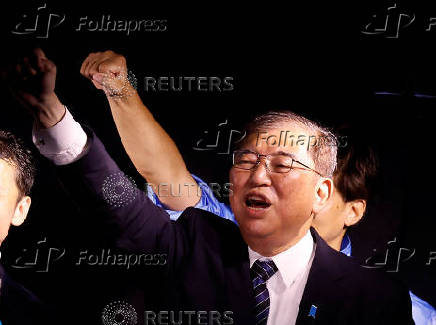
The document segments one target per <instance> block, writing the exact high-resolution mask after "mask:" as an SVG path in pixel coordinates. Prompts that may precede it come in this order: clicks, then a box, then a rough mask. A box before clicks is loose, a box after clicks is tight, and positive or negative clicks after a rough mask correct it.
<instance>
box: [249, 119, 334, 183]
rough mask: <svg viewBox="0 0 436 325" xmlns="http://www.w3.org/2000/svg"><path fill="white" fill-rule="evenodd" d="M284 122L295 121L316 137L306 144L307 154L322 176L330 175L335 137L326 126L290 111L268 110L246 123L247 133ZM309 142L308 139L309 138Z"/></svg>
mask: <svg viewBox="0 0 436 325" xmlns="http://www.w3.org/2000/svg"><path fill="white" fill-rule="evenodd" d="M284 123H295V124H297V125H299V126H301V127H303V128H304V129H306V130H307V131H308V132H309V134H311V135H313V136H314V137H315V139H316V142H315V145H310V146H308V150H309V156H310V157H311V158H312V161H313V163H314V165H315V170H317V171H318V172H319V173H321V174H322V175H323V176H326V177H332V176H333V173H334V171H335V169H336V155H337V144H338V141H337V138H336V136H335V135H334V134H333V133H332V132H331V131H330V130H329V129H327V128H325V127H323V126H321V125H320V124H319V123H317V122H314V121H311V120H309V119H307V118H305V117H303V116H301V115H298V114H296V113H294V112H291V111H269V112H267V113H264V114H261V115H258V116H257V117H255V118H254V119H253V120H252V121H251V122H249V123H248V124H247V125H246V128H245V130H246V132H247V135H249V134H254V133H257V132H260V131H267V130H270V129H272V128H275V127H277V126H278V125H280V124H284ZM309 142H310V139H309Z"/></svg>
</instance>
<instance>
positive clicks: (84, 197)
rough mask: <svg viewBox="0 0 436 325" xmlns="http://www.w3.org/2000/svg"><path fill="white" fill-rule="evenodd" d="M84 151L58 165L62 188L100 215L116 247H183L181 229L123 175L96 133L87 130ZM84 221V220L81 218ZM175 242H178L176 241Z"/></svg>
mask: <svg viewBox="0 0 436 325" xmlns="http://www.w3.org/2000/svg"><path fill="white" fill-rule="evenodd" d="M87 133H88V137H89V139H88V144H87V149H88V152H87V154H86V155H85V156H83V157H82V158H81V159H79V160H78V161H76V162H74V163H71V164H69V165H66V166H59V167H58V176H59V178H60V181H61V183H62V184H63V186H64V187H65V189H66V191H67V192H68V193H69V194H70V195H71V196H72V199H73V200H74V201H76V203H78V204H79V206H81V207H83V206H85V207H87V208H92V211H93V212H94V213H95V217H96V218H97V217H101V218H102V229H104V231H105V232H106V233H108V236H110V237H112V238H113V239H114V240H115V245H116V246H117V247H119V248H122V249H126V250H128V251H131V252H136V251H139V252H149V253H154V252H155V253H160V252H165V253H167V252H168V250H169V248H170V244H171V245H172V246H177V247H178V248H179V251H180V250H181V249H183V247H184V246H183V241H184V238H183V231H180V228H181V227H177V226H175V223H174V222H172V221H171V220H170V218H169V216H168V214H167V213H166V212H165V211H164V210H163V209H162V208H160V207H157V206H156V205H154V204H153V202H151V201H150V199H149V198H148V197H147V195H146V194H145V193H144V192H143V191H141V190H139V189H138V188H137V187H136V186H134V185H133V183H131V182H130V179H129V178H128V177H127V176H125V175H124V174H123V173H122V172H121V170H120V169H119V167H118V166H117V164H116V163H115V162H114V161H113V159H112V158H111V157H110V156H109V154H108V153H107V152H106V149H105V148H104V146H103V144H102V143H101V141H100V140H99V139H98V138H97V136H96V135H95V134H94V133H93V132H91V131H89V130H87ZM84 224H85V225H86V221H85V222H84ZM176 242H178V245H176Z"/></svg>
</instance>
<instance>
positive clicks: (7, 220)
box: [0, 130, 48, 325]
mask: <svg viewBox="0 0 436 325" xmlns="http://www.w3.org/2000/svg"><path fill="white" fill-rule="evenodd" d="M33 179H34V167H33V163H32V156H31V154H30V151H29V150H28V149H26V148H25V147H24V146H23V144H22V142H21V141H20V140H19V139H18V138H16V137H15V136H14V135H13V134H11V133H9V132H5V131H1V130H0V245H1V244H2V242H3V241H4V240H5V238H6V237H7V235H8V231H9V228H10V226H11V225H13V226H20V225H21V224H22V223H23V222H24V221H25V219H26V217H27V212H28V211H29V208H30V204H31V199H30V197H29V193H30V189H31V187H32V185H33ZM46 312H48V310H46V307H45V306H44V305H43V304H42V303H41V301H40V300H39V299H38V298H37V297H36V296H35V295H34V294H33V293H31V292H30V291H28V290H27V289H25V288H24V287H23V286H22V285H20V284H18V283H17V282H15V281H14V280H13V279H12V278H11V277H10V276H9V275H8V274H7V272H6V271H5V269H4V268H3V266H2V265H0V321H1V322H2V323H3V324H4V325H13V324H17V325H18V324H47V323H46V320H45V318H44V317H45V316H46Z"/></svg>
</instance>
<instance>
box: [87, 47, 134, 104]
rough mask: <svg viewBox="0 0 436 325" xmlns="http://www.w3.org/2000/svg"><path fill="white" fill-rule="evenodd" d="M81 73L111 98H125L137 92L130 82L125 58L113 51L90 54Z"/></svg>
mask: <svg viewBox="0 0 436 325" xmlns="http://www.w3.org/2000/svg"><path fill="white" fill-rule="evenodd" d="M80 73H81V74H82V75H83V76H84V77H86V78H88V79H90V80H91V81H92V83H93V84H94V86H95V87H96V88H97V89H101V90H103V91H104V92H105V93H106V95H107V96H108V97H110V98H125V97H128V96H130V95H132V94H133V93H135V91H136V90H135V88H134V87H133V86H132V85H131V83H130V80H129V75H128V70H127V64H126V59H125V57H124V56H122V55H120V54H117V53H115V52H113V51H105V52H97V53H91V54H89V55H88V57H87V58H86V59H85V61H83V63H82V67H81V68H80Z"/></svg>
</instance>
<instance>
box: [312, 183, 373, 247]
mask: <svg viewBox="0 0 436 325" xmlns="http://www.w3.org/2000/svg"><path fill="white" fill-rule="evenodd" d="M365 209H366V201H365V200H363V199H358V200H354V201H350V202H345V201H344V199H343V197H342V195H341V193H340V192H339V191H338V190H337V189H336V188H335V189H334V191H333V195H332V197H331V199H330V200H329V201H328V202H327V204H326V205H325V207H324V208H323V209H321V211H320V212H318V213H317V214H316V215H315V217H314V219H313V227H314V228H315V229H316V230H317V231H318V233H319V235H320V236H321V237H322V238H323V239H324V240H325V241H326V242H327V244H329V245H330V246H331V247H332V248H334V249H336V250H340V247H341V243H342V239H343V237H344V235H345V232H346V230H347V227H350V226H352V225H354V224H356V223H357V222H359V221H360V219H362V217H363V214H364V213H365Z"/></svg>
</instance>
